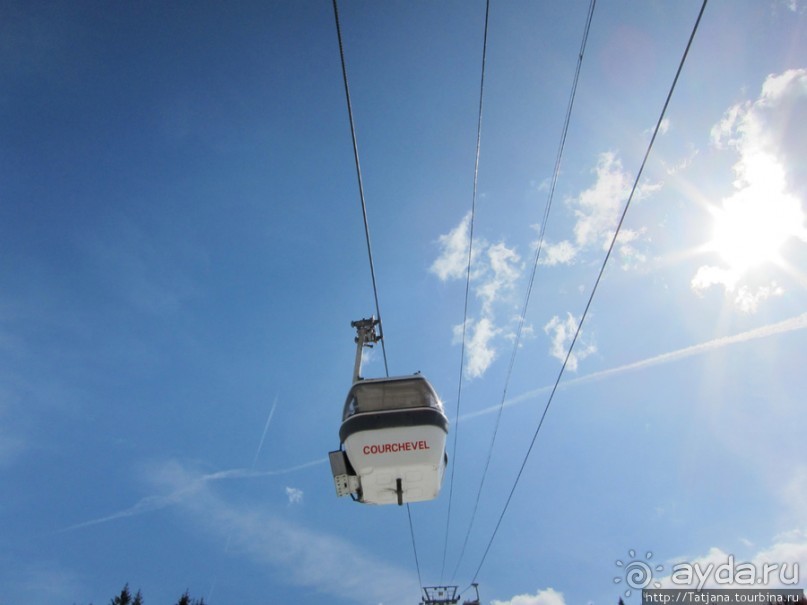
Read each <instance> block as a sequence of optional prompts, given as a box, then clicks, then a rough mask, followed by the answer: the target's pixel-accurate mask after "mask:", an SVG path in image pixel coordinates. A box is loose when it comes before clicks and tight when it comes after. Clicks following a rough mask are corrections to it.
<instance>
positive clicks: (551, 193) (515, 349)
mask: <svg viewBox="0 0 807 605" xmlns="http://www.w3.org/2000/svg"><path fill="white" fill-rule="evenodd" d="M595 5H596V0H591V2H590V4H589V8H588V14H587V17H586V24H585V28H584V29H583V39H582V42H581V43H580V51H579V52H578V54H577V67H576V68H575V72H574V78H573V80H572V88H571V92H570V94H569V102H568V104H567V107H566V117H565V119H564V122H563V129H562V132H561V137H560V143H559V145H558V152H557V156H556V158H555V167H554V171H553V173H552V183H551V186H550V188H549V195H548V196H547V201H546V205H545V206H544V214H543V218H542V220H541V230H540V234H539V237H538V246H537V248H536V251H535V259H534V261H533V264H532V274H531V275H530V279H529V283H528V285H527V292H526V296H525V298H524V305H523V306H522V309H521V315H520V316H519V321H518V328H517V330H516V337H515V340H514V342H513V351H512V353H511V354H510V364H509V366H508V368H507V375H506V378H505V381H504V390H503V392H502V398H501V402H500V403H499V409H498V411H497V413H496V422H495V423H494V426H493V435H492V437H491V440H490V446H489V448H488V455H487V459H486V460H485V466H484V469H483V471H482V479H481V480H480V482H479V489H478V490H477V492H476V501H475V502H474V508H473V512H472V513H471V520H470V522H469V523H468V529H467V531H466V532H465V538H464V540H463V543H462V548H461V549H460V555H459V558H458V559H457V564H456V565H455V567H454V571H453V572H452V574H451V577H452V579H453V578H454V577H455V576H456V575H457V570H458V569H459V566H460V564H461V563H462V559H463V557H464V556H465V550H466V548H467V546H468V538H469V536H470V535H471V530H472V529H473V526H474V521H475V520H476V513H477V511H478V509H479V500H480V497H481V495H482V488H483V487H484V485H485V478H486V477H487V473H488V469H489V467H490V460H491V457H492V455H493V446H494V444H495V443H496V435H497V433H498V431H499V423H500V421H501V417H502V410H503V408H504V402H505V400H506V398H507V389H508V387H509V385H510V376H511V375H512V373H513V366H514V365H515V361H516V353H517V352H518V349H519V346H520V343H521V335H522V332H523V330H524V321H525V318H526V316H527V307H528V305H529V302H530V295H531V293H532V287H533V283H534V282H535V273H536V271H537V269H538V260H539V258H540V256H541V250H542V248H543V243H544V233H545V232H546V225H547V220H548V218H549V211H550V209H551V207H552V200H553V199H554V196H555V185H556V184H557V182H558V175H559V174H560V165H561V159H562V158H563V149H564V147H565V145H566V135H567V133H568V132H569V122H570V121H571V116H572V108H573V107H574V99H575V96H576V94H577V82H578V80H579V78H580V68H581V66H582V64H583V55H584V54H585V50H586V42H587V41H588V34H589V31H590V30H591V20H592V18H593V16H594V7H595Z"/></svg>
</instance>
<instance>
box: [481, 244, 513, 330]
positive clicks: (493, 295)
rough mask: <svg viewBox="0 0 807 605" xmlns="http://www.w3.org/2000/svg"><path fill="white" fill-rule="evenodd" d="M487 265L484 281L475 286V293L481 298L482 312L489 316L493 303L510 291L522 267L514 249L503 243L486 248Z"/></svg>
mask: <svg viewBox="0 0 807 605" xmlns="http://www.w3.org/2000/svg"><path fill="white" fill-rule="evenodd" d="M487 258H488V267H487V271H486V272H485V279H484V281H483V282H482V283H481V284H480V285H479V286H478V287H477V289H476V295H477V296H478V297H479V298H481V299H482V313H483V314H484V315H486V316H491V314H492V312H493V304H494V303H495V302H497V301H498V300H501V299H502V298H503V297H505V296H506V295H507V294H508V293H510V292H512V290H513V287H514V286H515V284H516V281H517V280H518V278H519V277H521V272H522V269H523V267H522V266H521V265H520V264H519V261H520V260H521V259H520V257H519V256H518V254H517V253H516V251H515V250H513V249H512V248H508V247H507V246H505V245H504V243H498V244H494V245H492V246H490V247H489V248H488V249H487Z"/></svg>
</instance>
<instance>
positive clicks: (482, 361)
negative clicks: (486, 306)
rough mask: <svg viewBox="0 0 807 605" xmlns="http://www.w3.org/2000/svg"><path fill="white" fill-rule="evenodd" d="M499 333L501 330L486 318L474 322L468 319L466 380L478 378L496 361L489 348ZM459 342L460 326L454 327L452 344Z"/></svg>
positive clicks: (460, 335)
mask: <svg viewBox="0 0 807 605" xmlns="http://www.w3.org/2000/svg"><path fill="white" fill-rule="evenodd" d="M500 333H501V330H500V329H499V328H496V327H495V326H494V325H493V322H492V321H491V320H490V319H489V318H487V317H483V318H482V319H480V320H479V321H476V322H475V321H474V320H473V319H468V321H467V323H466V337H465V353H466V358H465V376H466V377H467V378H479V377H480V376H482V375H483V374H484V373H485V372H486V371H487V369H488V368H489V367H490V364H492V363H493V361H494V360H495V359H496V350H495V349H494V348H493V347H492V346H491V341H492V340H493V339H494V338H495V337H496V336H497V335H498V334H500ZM459 342H462V324H459V325H457V326H454V343H455V344H457V343H459Z"/></svg>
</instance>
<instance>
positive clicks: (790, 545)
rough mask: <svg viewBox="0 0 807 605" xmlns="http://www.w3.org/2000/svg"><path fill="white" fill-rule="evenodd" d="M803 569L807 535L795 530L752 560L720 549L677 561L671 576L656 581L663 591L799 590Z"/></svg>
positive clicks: (668, 568) (806, 558)
mask: <svg viewBox="0 0 807 605" xmlns="http://www.w3.org/2000/svg"><path fill="white" fill-rule="evenodd" d="M803 569H807V532H805V531H803V530H800V529H796V530H793V531H789V532H786V533H782V534H779V535H777V536H775V537H774V538H773V542H772V544H771V545H770V546H768V547H766V548H763V549H761V550H759V551H757V552H756V553H755V554H754V555H753V556H752V557H750V558H738V557H736V556H735V555H734V554H733V553H730V552H727V551H725V550H724V549H722V548H719V547H711V548H710V549H709V550H708V551H707V552H706V554H704V555H699V556H695V557H690V556H684V557H675V558H673V559H672V560H671V562H670V563H669V564H668V565H665V571H669V572H670V573H669V574H668V575H666V576H664V577H661V578H654V580H655V581H658V582H659V583H660V584H661V586H662V587H663V588H748V587H749V585H753V586H754V587H755V588H760V587H764V588H797V587H798V583H799V581H800V580H801V578H800V577H799V574H800V572H801V570H803ZM766 570H767V571H766ZM794 580H795V583H794Z"/></svg>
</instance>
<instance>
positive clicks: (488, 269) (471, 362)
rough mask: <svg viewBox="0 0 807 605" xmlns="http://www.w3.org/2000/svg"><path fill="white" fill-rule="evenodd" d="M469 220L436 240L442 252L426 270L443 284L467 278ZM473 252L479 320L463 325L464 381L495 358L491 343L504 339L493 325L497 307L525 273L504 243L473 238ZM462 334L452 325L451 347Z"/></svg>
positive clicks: (495, 325) (464, 218)
mask: <svg viewBox="0 0 807 605" xmlns="http://www.w3.org/2000/svg"><path fill="white" fill-rule="evenodd" d="M470 219H471V215H470V213H469V214H466V215H465V216H464V217H463V218H462V220H461V221H460V223H459V224H458V225H457V226H456V227H455V228H454V229H452V230H451V231H449V232H448V233H446V234H444V235H441V236H440V237H439V239H438V241H439V243H440V247H441V253H440V256H439V257H438V258H437V259H436V260H435V261H434V263H432V265H431V267H430V268H429V271H431V272H432V273H434V274H435V275H437V277H438V278H439V279H441V280H442V281H447V280H450V279H457V280H459V279H462V280H464V279H465V278H466V277H467V271H468V246H469V245H470V244H469V236H470ZM473 249H474V252H473V259H472V267H471V280H472V282H473V283H474V293H475V294H476V297H477V298H478V299H479V300H480V301H481V303H482V308H481V310H480V313H479V315H480V317H479V319H474V318H473V317H470V316H469V317H468V318H467V319H466V323H465V326H464V327H465V330H466V334H465V346H466V365H465V368H464V373H465V376H466V377H467V378H478V377H480V376H482V375H483V374H484V373H485V372H486V371H487V369H488V368H489V367H490V365H491V364H492V363H493V361H494V360H495V359H496V357H497V350H496V348H495V346H494V340H496V339H497V338H498V337H500V336H502V335H504V336H507V335H506V334H505V333H504V330H503V329H502V328H501V327H499V326H497V324H496V316H497V314H498V309H497V307H498V306H499V305H500V303H502V302H507V301H508V300H509V299H510V297H511V295H512V294H513V292H514V290H515V287H516V285H517V283H518V281H519V279H520V278H521V276H522V274H523V271H524V264H523V263H522V262H521V257H520V256H519V254H518V252H517V251H516V250H515V249H514V248H510V247H508V246H507V245H506V244H505V243H504V242H498V243H496V244H489V243H488V242H486V241H485V240H484V239H482V238H475V239H474V242H473ZM462 334H463V324H460V325H458V326H454V328H453V342H454V344H459V343H461V342H462Z"/></svg>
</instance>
